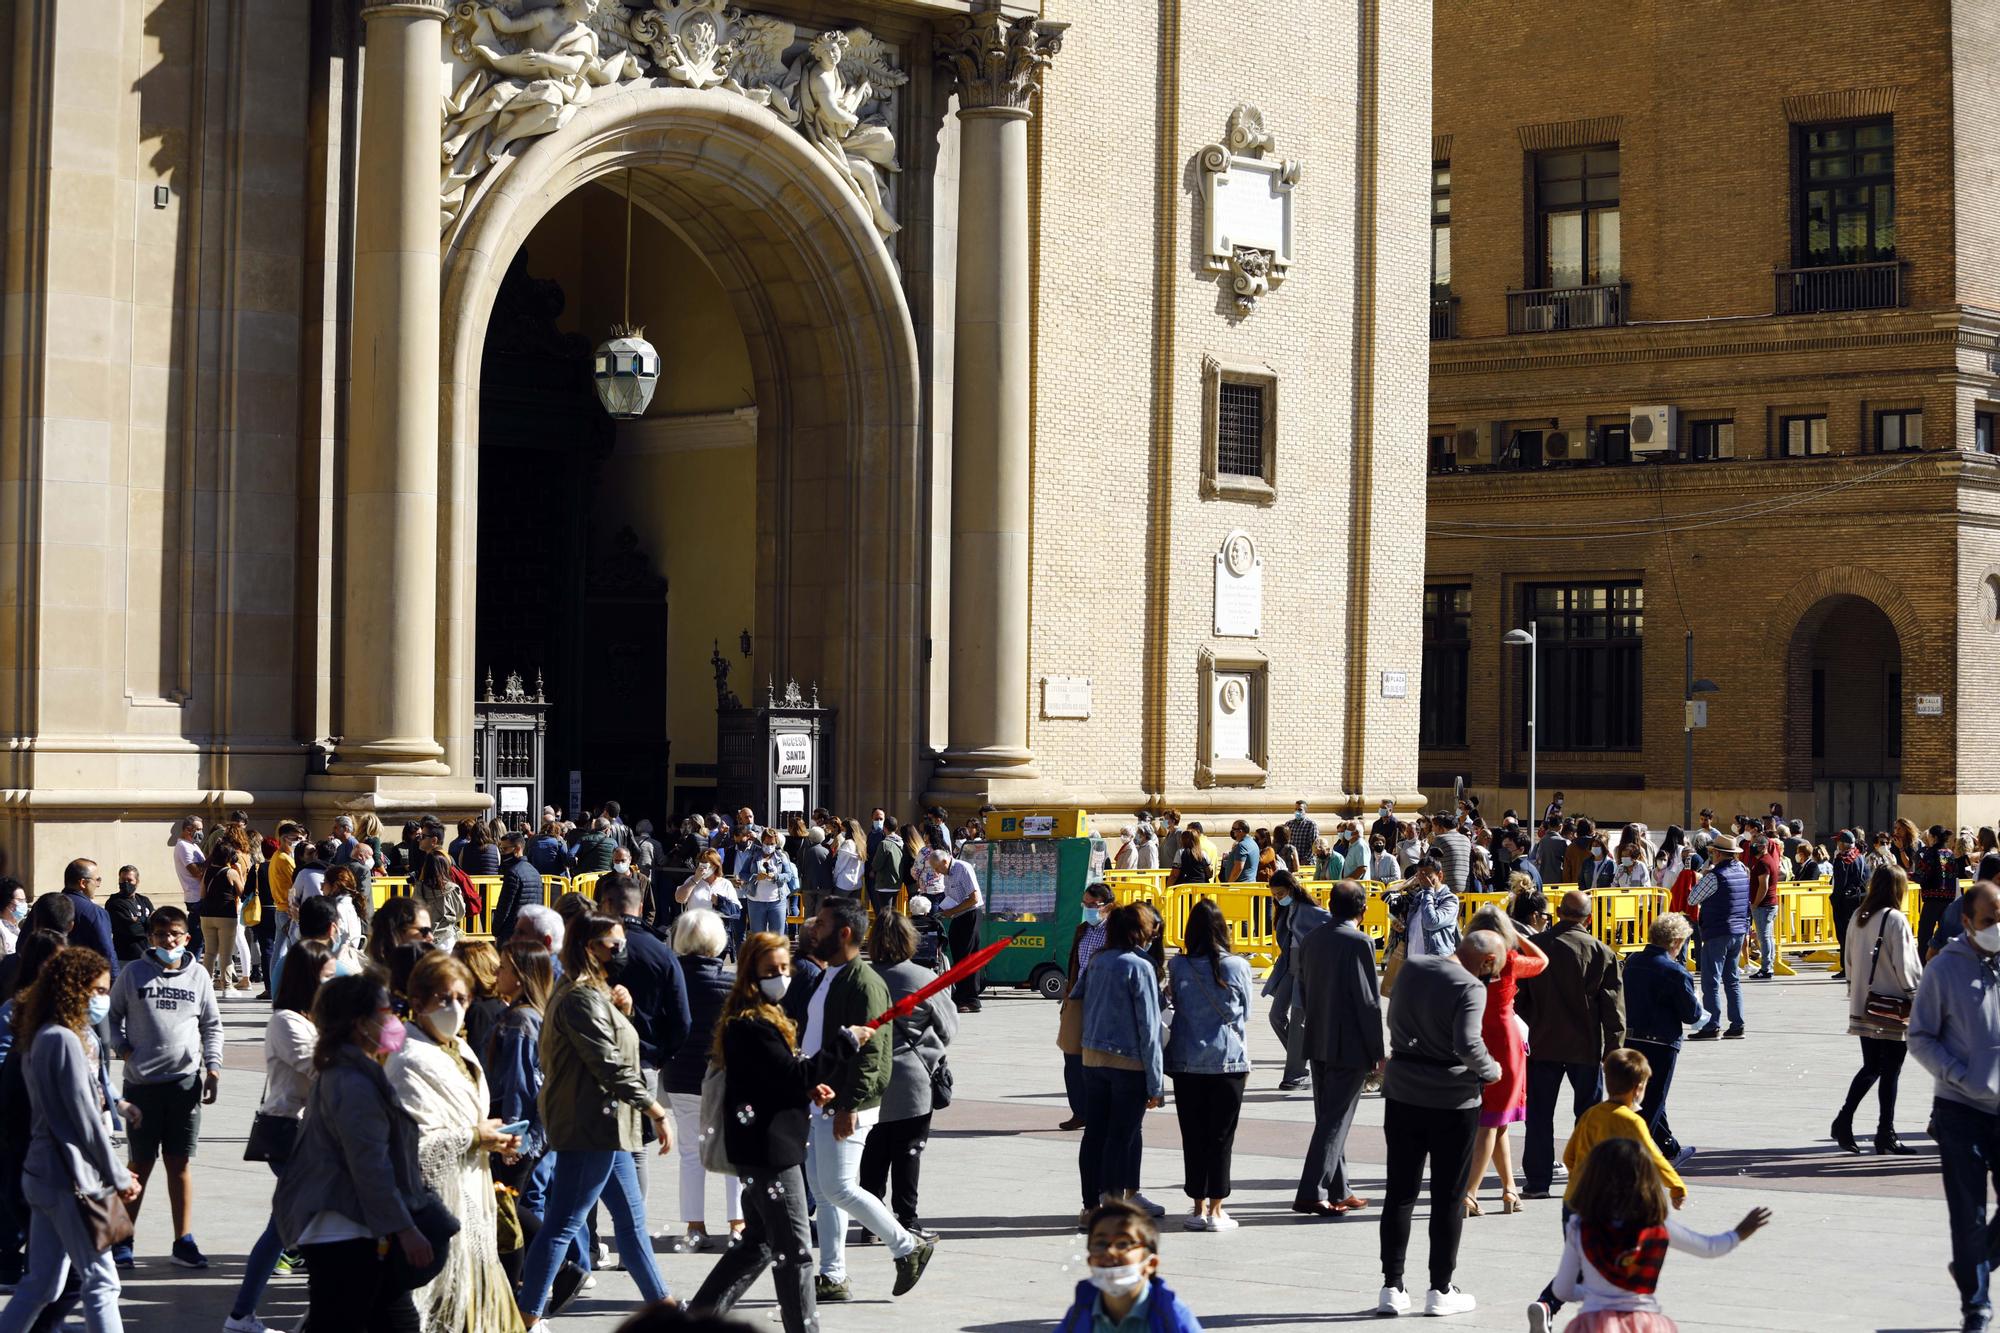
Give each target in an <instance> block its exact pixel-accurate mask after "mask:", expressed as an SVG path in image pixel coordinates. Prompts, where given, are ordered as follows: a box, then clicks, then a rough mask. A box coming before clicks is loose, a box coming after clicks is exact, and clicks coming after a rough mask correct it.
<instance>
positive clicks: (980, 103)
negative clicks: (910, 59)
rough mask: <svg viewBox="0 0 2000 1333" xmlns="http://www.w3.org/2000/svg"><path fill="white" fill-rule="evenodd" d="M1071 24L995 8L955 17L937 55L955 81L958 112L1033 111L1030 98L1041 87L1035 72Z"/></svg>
mask: <svg viewBox="0 0 2000 1333" xmlns="http://www.w3.org/2000/svg"><path fill="white" fill-rule="evenodd" d="M1068 27H1069V24H1067V23H1052V22H1049V21H1047V20H1045V19H1037V18H1034V17H1032V16H1028V17H1022V18H1009V17H1007V16H1006V15H1004V14H1000V13H997V12H994V11H991V10H988V11H983V12H981V13H977V14H966V15H962V16H961V17H959V18H957V19H954V20H953V21H952V24H951V26H950V27H949V28H947V29H946V30H945V32H944V34H943V36H942V38H941V39H940V42H939V54H938V59H939V60H940V61H941V62H942V63H943V64H945V65H946V66H948V67H949V68H950V69H951V72H952V76H953V79H954V81H955V82H956V84H957V88H958V110H959V114H960V115H961V116H965V115H1016V116H1027V115H1030V114H1032V108H1031V106H1030V103H1031V101H1032V100H1033V98H1034V96H1035V94H1036V93H1038V92H1040V91H1041V84H1040V83H1038V82H1037V81H1036V78H1035V76H1036V75H1038V74H1040V73H1041V72H1042V69H1043V68H1044V67H1045V66H1046V65H1047V64H1048V63H1049V61H1050V60H1051V59H1053V58H1054V57H1055V54H1056V53H1057V52H1058V51H1060V50H1062V36H1063V31H1064V30H1065V29H1067V28H1068Z"/></svg>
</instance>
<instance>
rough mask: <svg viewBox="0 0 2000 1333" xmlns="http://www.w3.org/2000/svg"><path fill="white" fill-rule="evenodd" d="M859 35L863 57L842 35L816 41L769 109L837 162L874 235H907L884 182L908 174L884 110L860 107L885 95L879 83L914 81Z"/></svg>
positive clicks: (796, 62)
mask: <svg viewBox="0 0 2000 1333" xmlns="http://www.w3.org/2000/svg"><path fill="white" fill-rule="evenodd" d="M861 35H862V36H863V37H864V38H866V43H865V45H864V46H863V48H862V49H860V50H855V49H854V48H855V42H854V34H851V33H847V32H843V31H841V30H839V29H837V28H836V29H832V30H830V31H827V32H823V33H821V34H820V35H819V36H817V37H815V38H813V39H812V42H811V44H810V45H808V46H807V48H806V49H805V50H804V51H803V52H801V53H800V54H799V55H798V56H797V57H796V58H795V59H794V60H793V61H792V63H791V65H790V66H789V67H788V68H787V71H786V76H785V79H784V81H783V83H782V84H781V85H780V86H779V88H778V89H777V90H775V91H774V92H773V95H772V98H771V108H772V110H774V111H776V112H778V114H779V115H781V116H783V117H784V118H785V119H786V120H789V121H791V122H792V123H793V124H794V125H796V126H797V127H798V129H799V131H800V132H801V133H802V134H804V135H805V136H806V139H807V140H808V141H809V142H810V143H811V144H812V145H813V146H814V147H815V148H817V149H819V151H820V153H821V154H822V155H824V156H825V157H826V159H827V160H828V161H829V162H831V163H833V165H834V168H835V169H836V170H838V171H839V172H840V173H841V175H843V176H845V177H846V178H847V181H848V183H849V184H850V185H852V186H853V187H854V191H855V193H856V194H858V195H860V196H861V198H862V199H863V200H864V201H865V202H866V203H867V205H868V211H869V214H870V216H871V217H873V219H874V222H875V226H876V229H877V230H879V231H880V232H881V233H882V234H883V235H884V236H891V235H894V234H895V233H896V232H898V231H900V230H902V228H901V227H900V225H899V224H898V223H897V222H896V218H895V215H894V214H893V213H892V212H891V211H890V208H889V204H888V200H887V198H886V197H885V191H884V188H883V184H884V183H883V179H882V177H883V173H886V172H892V171H901V170H902V169H903V168H902V165H901V164H900V163H898V162H897V161H896V139H895V135H894V133H893V132H892V131H891V130H890V129H889V125H888V122H887V119H886V118H885V117H884V116H883V115H882V114H881V112H879V111H877V112H875V113H874V114H871V115H865V116H864V115H863V114H862V108H863V107H865V106H867V105H868V104H869V103H871V102H874V101H876V100H877V98H878V97H879V96H880V94H879V93H878V92H877V85H878V84H880V85H882V87H883V88H884V89H888V88H895V87H897V86H898V85H900V84H902V83H905V82H907V81H908V76H907V75H905V74H902V73H900V72H898V71H896V70H893V69H891V68H889V66H888V65H887V64H886V63H884V62H882V61H880V60H876V59H872V58H870V55H869V54H868V53H869V52H871V51H872V48H873V47H874V46H875V45H876V43H875V42H874V39H873V38H869V37H867V34H865V33H863V34H861Z"/></svg>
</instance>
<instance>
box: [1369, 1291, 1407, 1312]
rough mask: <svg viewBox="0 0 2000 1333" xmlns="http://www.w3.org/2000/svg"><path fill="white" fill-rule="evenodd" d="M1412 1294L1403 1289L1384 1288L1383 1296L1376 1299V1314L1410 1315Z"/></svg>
mask: <svg viewBox="0 0 2000 1333" xmlns="http://www.w3.org/2000/svg"><path fill="white" fill-rule="evenodd" d="M1409 1312H1410V1293H1409V1292H1407V1291H1404V1290H1403V1289H1402V1288H1401V1287H1384V1288H1382V1294H1381V1295H1380V1296H1377V1297H1376V1298H1375V1313H1376V1314H1408V1313H1409Z"/></svg>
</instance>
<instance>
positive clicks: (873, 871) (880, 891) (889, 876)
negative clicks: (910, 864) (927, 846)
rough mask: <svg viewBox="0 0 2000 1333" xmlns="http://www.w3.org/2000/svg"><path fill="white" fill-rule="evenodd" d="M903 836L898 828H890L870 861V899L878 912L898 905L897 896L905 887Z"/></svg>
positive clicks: (893, 826)
mask: <svg viewBox="0 0 2000 1333" xmlns="http://www.w3.org/2000/svg"><path fill="white" fill-rule="evenodd" d="M904 854H905V853H904V849H903V835H902V834H900V833H898V832H896V826H895V825H894V824H891V825H889V826H888V830H887V832H885V833H883V835H882V841H880V842H878V843H876V844H875V854H874V855H873V856H872V857H870V858H869V861H868V897H869V901H870V902H872V903H874V905H875V910H876V911H877V912H886V911H889V910H891V909H892V908H894V907H895V905H896V894H897V893H898V892H900V891H901V890H902V887H903V856H904Z"/></svg>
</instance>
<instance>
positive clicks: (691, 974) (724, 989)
mask: <svg viewBox="0 0 2000 1333" xmlns="http://www.w3.org/2000/svg"><path fill="white" fill-rule="evenodd" d="M626 947H627V948H630V947H631V945H630V944H627V945H626ZM681 977H682V979H683V980H684V981H685V982H686V983H687V1001H688V1035H687V1040H686V1041H684V1042H682V1043H681V1048H680V1049H679V1050H678V1051H675V1052H674V1053H673V1054H672V1055H671V1056H669V1057H667V1062H666V1063H665V1064H663V1065H661V1066H660V1073H661V1074H662V1075H663V1076H664V1077H665V1079H666V1084H667V1091H668V1092H678V1093H681V1094H683V1095H685V1096H692V1095H694V1094H697V1093H699V1092H700V1091H701V1078H702V1075H703V1074H705V1073H707V1072H708V1053H709V1049H710V1047H711V1046H712V1045H713V1044H714V1042H715V1020H716V1019H717V1018H719V1017H721V1016H722V1002H723V1000H725V999H727V998H728V996H729V988H730V987H731V986H732V985H734V984H735V983H736V973H735V972H734V971H732V970H731V969H730V967H729V965H728V964H727V963H724V962H723V961H722V960H721V959H720V958H704V957H702V956H701V955H699V954H688V955H685V956H683V957H682V958H681Z"/></svg>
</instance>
